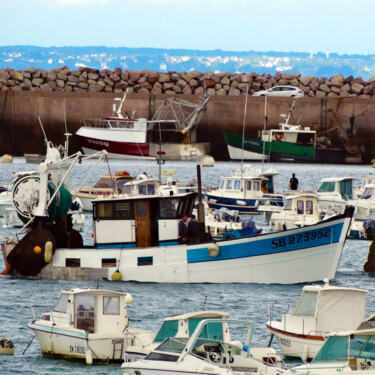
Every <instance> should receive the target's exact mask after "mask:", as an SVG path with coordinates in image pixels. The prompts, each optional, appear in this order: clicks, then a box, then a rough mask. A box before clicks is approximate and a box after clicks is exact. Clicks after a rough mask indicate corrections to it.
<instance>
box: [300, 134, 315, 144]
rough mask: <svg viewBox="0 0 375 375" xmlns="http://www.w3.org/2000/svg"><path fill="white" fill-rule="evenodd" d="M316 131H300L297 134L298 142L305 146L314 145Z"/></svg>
mask: <svg viewBox="0 0 375 375" xmlns="http://www.w3.org/2000/svg"><path fill="white" fill-rule="evenodd" d="M314 139H315V134H314V133H299V134H298V136H297V144H298V145H303V146H314Z"/></svg>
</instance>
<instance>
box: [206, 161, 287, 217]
mask: <svg viewBox="0 0 375 375" xmlns="http://www.w3.org/2000/svg"><path fill="white" fill-rule="evenodd" d="M278 174H279V173H278V172H277V171H275V170H274V169H270V170H267V171H265V172H262V171H261V170H258V169H255V168H253V167H252V166H251V165H245V166H244V168H243V170H242V169H241V170H240V171H236V172H235V173H234V174H232V175H230V176H223V177H222V178H221V182H220V185H219V188H218V189H214V190H210V191H207V192H206V194H205V199H206V201H207V203H208V205H209V207H210V208H212V209H220V208H222V207H225V208H227V209H229V210H238V211H239V212H240V213H242V214H250V213H253V212H256V211H257V209H258V207H259V205H264V204H266V203H269V204H271V205H276V206H280V207H282V206H283V196H282V195H281V194H277V193H276V184H275V177H276V176H277V175H278Z"/></svg>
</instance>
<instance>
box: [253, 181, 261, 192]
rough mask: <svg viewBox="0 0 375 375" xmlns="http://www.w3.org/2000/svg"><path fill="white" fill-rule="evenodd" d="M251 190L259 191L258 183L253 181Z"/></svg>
mask: <svg viewBox="0 0 375 375" xmlns="http://www.w3.org/2000/svg"><path fill="white" fill-rule="evenodd" d="M253 190H254V191H260V182H259V181H253Z"/></svg>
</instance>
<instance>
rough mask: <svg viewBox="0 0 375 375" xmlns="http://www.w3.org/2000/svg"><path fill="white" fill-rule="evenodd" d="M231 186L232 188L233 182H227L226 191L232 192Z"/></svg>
mask: <svg viewBox="0 0 375 375" xmlns="http://www.w3.org/2000/svg"><path fill="white" fill-rule="evenodd" d="M232 186H233V181H232V180H227V186H226V189H227V190H232Z"/></svg>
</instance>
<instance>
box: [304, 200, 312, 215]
mask: <svg viewBox="0 0 375 375" xmlns="http://www.w3.org/2000/svg"><path fill="white" fill-rule="evenodd" d="M313 206H314V205H313V201H306V213H307V215H312V214H313V213H314V212H313Z"/></svg>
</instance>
